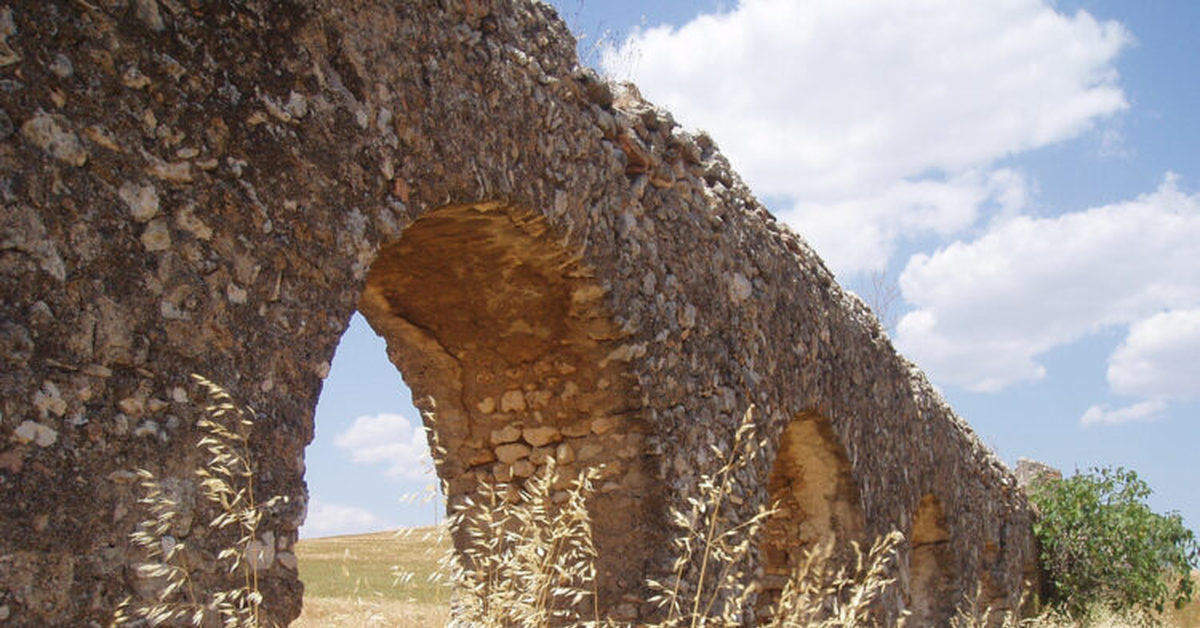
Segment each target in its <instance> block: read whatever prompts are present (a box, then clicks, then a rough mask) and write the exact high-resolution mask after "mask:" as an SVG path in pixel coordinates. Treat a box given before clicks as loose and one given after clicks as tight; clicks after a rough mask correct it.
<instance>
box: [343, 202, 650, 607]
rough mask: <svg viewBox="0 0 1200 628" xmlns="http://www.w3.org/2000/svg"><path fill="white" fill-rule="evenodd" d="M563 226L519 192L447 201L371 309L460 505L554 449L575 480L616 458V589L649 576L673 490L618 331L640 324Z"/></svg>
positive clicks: (371, 292) (401, 252)
mask: <svg viewBox="0 0 1200 628" xmlns="http://www.w3.org/2000/svg"><path fill="white" fill-rule="evenodd" d="M552 236H553V234H552V229H551V228H550V227H549V225H548V224H547V222H546V220H545V218H544V217H542V216H540V215H538V214H536V213H533V212H530V211H525V210H521V209H519V208H515V207H511V206H507V205H503V204H497V203H478V204H470V205H456V206H447V207H443V208H440V209H436V210H433V211H431V212H429V213H428V214H426V215H425V216H423V217H421V218H419V219H417V220H416V221H414V222H413V223H412V224H411V225H409V226H408V227H406V228H405V229H404V231H403V233H402V235H401V236H400V238H399V239H398V240H397V241H396V242H394V243H392V244H388V245H385V246H384V247H382V249H381V250H380V252H379V254H378V256H377V258H376V259H375V261H374V262H373V264H372V265H371V268H370V270H369V272H368V273H367V280H366V286H365V288H364V291H363V294H362V298H361V300H360V301H359V310H360V311H361V312H362V313H363V315H364V316H365V317H366V319H367V321H368V322H369V323H370V325H371V326H372V327H373V328H374V329H375V330H376V332H377V333H379V334H380V335H381V336H383V337H384V338H385V339H386V341H387V345H388V357H389V358H390V359H391V361H392V362H393V363H394V364H395V365H396V366H397V368H399V369H400V371H401V372H402V373H403V374H404V376H405V380H406V382H407V383H408V384H409V386H410V387H411V389H412V391H413V398H414V400H415V402H416V404H417V406H418V407H419V408H420V409H421V410H422V411H423V414H424V415H425V417H426V427H427V428H428V429H429V430H431V432H432V435H433V438H432V439H431V440H432V442H433V443H435V444H436V445H437V447H438V448H439V449H440V450H441V451H440V452H439V453H436V454H435V459H436V460H437V466H438V469H437V470H438V474H439V476H440V477H441V478H442V479H443V480H444V481H445V483H446V486H447V498H448V500H449V503H450V505H451V508H454V507H456V506H457V505H459V504H461V503H462V502H463V499H464V498H465V497H468V496H470V495H471V494H472V493H474V492H475V491H477V490H478V489H479V488H480V486H482V485H484V484H496V483H501V482H503V483H509V484H512V485H520V483H522V482H523V481H524V480H525V479H526V478H529V477H530V476H532V475H534V474H537V473H544V472H545V471H546V468H547V463H548V460H549V459H554V460H555V462H556V467H557V471H558V473H559V476H560V482H561V486H562V488H564V489H565V488H566V485H567V484H568V482H569V481H570V480H572V479H574V478H575V477H576V475H577V473H578V471H579V470H580V469H582V468H584V467H596V468H598V469H599V470H600V480H599V482H598V483H597V484H596V488H597V490H596V494H595V495H594V496H593V497H592V499H591V501H590V503H589V507H590V508H591V509H592V510H593V511H594V512H601V513H604V516H597V517H595V518H594V521H595V525H594V534H595V539H594V541H595V543H596V546H597V550H598V553H599V557H598V563H597V572H598V575H599V588H600V591H601V596H602V597H601V599H602V600H603V601H604V602H605V603H606V604H607V603H608V602H609V601H610V600H613V599H616V598H617V597H619V595H621V594H629V593H631V592H635V591H636V590H638V589H639V588H640V583H641V574H642V573H643V571H644V567H645V566H644V564H643V561H641V560H639V559H638V557H644V556H646V555H647V554H648V552H647V548H646V544H647V541H648V538H649V531H650V530H652V529H654V528H655V527H656V526H655V525H653V517H652V515H651V513H650V510H649V507H650V505H651V504H654V503H658V502H660V501H661V499H662V495H661V494H662V491H661V489H660V488H658V487H655V486H651V482H650V480H649V479H648V476H647V474H646V471H647V470H646V469H645V468H644V465H643V457H642V449H643V445H644V438H645V434H646V432H647V425H646V424H645V422H644V421H643V420H642V418H641V412H642V407H641V399H640V396H639V395H638V392H637V385H636V380H634V379H633V378H632V377H630V375H629V374H628V372H627V369H626V364H627V361H628V359H629V358H630V357H631V355H630V351H629V349H628V348H625V349H621V348H620V346H615V345H616V343H615V342H614V341H616V340H619V339H621V338H622V337H624V336H625V335H626V334H623V333H622V332H621V331H620V329H619V328H618V327H617V326H616V325H615V324H614V323H613V321H612V317H611V314H610V313H609V312H608V311H607V308H606V307H605V306H604V296H605V290H604V288H603V287H602V286H600V285H598V284H597V283H596V281H595V280H594V278H593V277H592V273H591V271H590V270H589V269H588V268H587V267H586V266H585V265H584V264H583V263H581V261H580V259H579V257H578V255H577V254H575V253H574V252H572V251H570V250H568V249H565V248H564V247H563V245H562V241H561V240H560V239H557V238H554V237H552ZM430 417H432V419H433V420H432V421H431V420H430ZM563 496H564V497H565V493H564V494H563ZM467 542H468V539H467V538H466V536H463V537H462V538H458V539H456V543H459V544H460V548H461V547H462V544H464V543H467ZM630 583H634V586H632V587H631V586H629V585H630Z"/></svg>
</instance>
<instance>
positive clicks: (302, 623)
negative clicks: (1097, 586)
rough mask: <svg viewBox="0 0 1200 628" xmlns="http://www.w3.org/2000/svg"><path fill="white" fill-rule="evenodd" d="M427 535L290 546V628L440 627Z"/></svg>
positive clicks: (1116, 626)
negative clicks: (297, 608)
mask: <svg viewBox="0 0 1200 628" xmlns="http://www.w3.org/2000/svg"><path fill="white" fill-rule="evenodd" d="M434 532H435V530H434V529H433V528H413V529H409V530H405V531H402V532H401V533H400V534H397V533H396V532H376V533H373V534H362V535H353V536H338V537H327V538H317V539H303V540H301V541H300V542H299V543H297V544H296V554H297V556H298V557H299V559H300V578H301V580H303V581H304V585H305V595H304V612H303V613H302V614H301V615H300V619H298V620H296V622H294V623H293V624H292V628H328V627H332V626H337V627H339V628H383V627H388V628H391V627H395V628H432V627H434V626H445V625H447V623H448V622H449V621H450V603H449V599H448V593H447V592H446V590H445V589H442V590H441V593H432V592H434V591H435V587H433V586H432V585H429V586H426V585H425V583H427V582H428V578H429V577H430V576H432V575H434V574H435V573H437V570H438V564H437V563H438V561H437V559H436V558H431V554H432V555H434V556H436V555H439V554H440V553H442V552H445V551H446V550H447V549H448V548H449V543H448V542H447V541H445V540H440V539H438V538H437V537H436V535H434V534H433V533H434ZM427 535H429V536H427ZM422 539H433V540H432V542H426V541H423V540H422ZM393 565H398V566H399V567H400V568H401V569H405V570H408V571H410V572H412V573H413V574H414V575H413V578H412V583H413V584H412V586H411V587H410V586H407V585H405V584H398V585H395V586H393V584H392V583H393V578H392V576H391V575H390V569H391V567H392V566H393ZM1195 580H1196V582H1197V584H1200V572H1197V573H1196V574H1195ZM431 593H432V594H431ZM439 596H440V597H439ZM1164 618H1165V620H1166V621H1165V622H1164V623H1165V625H1166V626H1169V627H1172V628H1200V604H1189V605H1188V606H1186V607H1184V609H1183V610H1180V611H1174V610H1170V611H1167V612H1166V613H1165V615H1164ZM958 621H959V623H958V624H957V628H975V627H977V626H980V625H981V622H980V621H979V620H978V619H976V618H968V617H965V616H964V617H960V618H959V620H958ZM1127 626H1129V623H1128V622H1126V621H1123V620H1121V619H1120V618H1118V617H1113V616H1111V615H1102V616H1100V617H1098V618H1097V619H1096V623H1095V624H1093V628H1126V627H1127ZM912 628H919V627H916V626H913V627H912ZM1021 628H1074V624H1071V623H1070V622H1068V621H1066V620H1063V619H1061V618H1056V617H1053V616H1051V615H1049V614H1047V615H1043V616H1041V617H1038V618H1034V619H1030V620H1026V622H1025V623H1023V624H1021Z"/></svg>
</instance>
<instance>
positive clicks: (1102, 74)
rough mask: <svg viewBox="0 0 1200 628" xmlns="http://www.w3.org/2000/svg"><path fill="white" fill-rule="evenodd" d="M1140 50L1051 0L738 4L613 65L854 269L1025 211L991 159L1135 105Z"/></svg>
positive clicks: (650, 37) (617, 54) (648, 36)
mask: <svg viewBox="0 0 1200 628" xmlns="http://www.w3.org/2000/svg"><path fill="white" fill-rule="evenodd" d="M1130 41H1131V38H1130V36H1129V35H1128V33H1127V32H1126V31H1125V30H1124V28H1122V27H1121V26H1120V25H1119V24H1117V23H1115V22H1099V21H1097V20H1096V19H1094V18H1093V17H1092V16H1091V15H1089V14H1088V13H1086V12H1083V11H1079V12H1076V13H1075V14H1073V15H1064V14H1061V13H1058V12H1057V11H1056V10H1055V9H1054V7H1053V3H1051V2H1048V1H1046V0H986V1H985V0H980V1H976V2H959V1H957V0H929V1H927V2H922V3H912V2H906V1H904V0H888V1H882V2H867V3H861V2H844V1H842V0H813V1H811V2H794V1H791V0H742V2H740V3H739V4H738V6H737V8H736V9H735V10H733V11H730V12H728V13H722V14H717V15H703V16H700V17H698V18H696V19H694V20H693V21H691V22H689V23H688V24H686V25H684V26H682V27H679V28H672V27H659V28H652V29H645V30H639V31H636V32H634V33H633V34H632V35H630V37H629V38H628V39H627V40H626V41H625V42H624V43H623V44H622V45H621V46H620V47H618V48H614V49H610V50H608V51H606V52H605V53H604V55H603V60H602V64H603V65H604V66H605V67H606V69H607V70H608V71H610V72H611V73H617V74H621V73H622V72H624V73H625V74H627V75H628V76H629V78H632V79H634V80H635V81H636V82H637V83H638V85H639V86H640V87H641V89H642V91H643V92H644V93H645V94H646V96H647V97H648V98H650V99H651V100H653V101H655V102H658V103H660V104H663V105H666V106H668V107H669V108H670V109H671V110H672V112H674V114H675V115H676V116H677V118H678V119H679V120H680V121H681V122H682V123H683V124H685V125H687V126H694V127H700V128H705V129H707V130H708V131H709V132H710V133H712V135H713V136H714V137H715V138H716V139H717V141H718V142H719V143H720V144H721V147H722V149H723V150H724V152H725V153H726V154H728V155H729V156H730V159H731V160H732V162H733V164H734V166H735V167H736V168H737V169H738V170H739V171H740V172H741V173H742V175H743V176H744V177H746V179H747V181H748V182H749V183H750V185H751V186H752V187H753V189H754V190H755V191H756V192H757V193H759V194H761V195H763V196H767V197H771V198H776V199H783V202H782V205H783V206H782V207H776V209H777V210H780V213H781V214H782V215H783V217H784V218H785V219H786V220H788V221H789V222H790V223H791V224H792V225H793V226H795V227H796V228H797V229H798V230H799V231H800V232H801V233H804V234H805V235H806V236H807V237H809V239H811V240H812V241H813V242H814V244H815V245H816V247H817V250H818V251H819V252H821V254H822V255H823V256H825V257H826V258H827V261H829V262H830V263H831V264H832V266H833V267H834V269H835V270H837V271H838V272H841V273H848V272H857V271H862V270H866V269H870V268H877V267H880V266H882V265H883V264H884V263H885V262H886V259H887V257H886V256H887V255H888V254H890V252H891V251H892V247H893V246H894V242H895V241H896V239H897V238H903V237H915V236H923V235H927V234H929V233H933V234H936V235H941V236H944V235H946V234H949V233H954V232H957V231H959V230H961V229H963V228H965V227H966V226H969V225H971V224H972V223H974V222H975V220H976V219H977V218H978V216H979V214H980V213H981V212H982V211H985V210H988V209H989V208H991V207H993V206H995V207H998V208H1000V209H1005V208H1011V206H1012V205H1013V204H1014V203H1016V204H1018V205H1019V204H1020V203H1021V202H1022V199H1023V196H1024V191H1023V182H1022V181H1021V180H1020V178H1019V177H1014V176H1013V175H1012V173H1006V172H1004V171H997V170H995V168H994V166H993V164H994V163H995V162H996V161H997V160H998V159H1001V158H1003V157H1006V156H1008V155H1011V154H1013V153H1017V152H1020V151H1023V150H1027V149H1031V148H1037V147H1041V146H1046V145H1048V144H1052V143H1055V142H1058V141H1062V140H1064V139H1068V138H1071V137H1074V136H1077V135H1078V134H1080V133H1082V132H1084V131H1086V130H1088V129H1090V128H1092V127H1093V126H1094V125H1095V123H1096V120H1097V119H1098V118H1101V117H1103V116H1107V115H1110V114H1113V113H1116V112H1119V111H1121V110H1123V109H1124V108H1126V107H1127V103H1126V100H1125V97H1124V94H1123V93H1122V91H1121V89H1120V88H1119V86H1118V85H1117V73H1116V71H1115V69H1114V66H1113V61H1114V59H1115V58H1116V56H1117V55H1118V54H1119V52H1120V51H1121V50H1122V49H1123V48H1124V47H1125V46H1126V45H1128V44H1129V42H1130Z"/></svg>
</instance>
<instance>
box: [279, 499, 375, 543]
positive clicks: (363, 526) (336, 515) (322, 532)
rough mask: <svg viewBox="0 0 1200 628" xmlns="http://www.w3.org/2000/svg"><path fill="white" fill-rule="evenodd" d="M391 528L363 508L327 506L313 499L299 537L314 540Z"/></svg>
mask: <svg viewBox="0 0 1200 628" xmlns="http://www.w3.org/2000/svg"><path fill="white" fill-rule="evenodd" d="M389 527H391V525H390V524H389V523H388V522H387V521H385V520H384V519H383V518H382V517H380V516H378V515H376V514H375V513H373V512H371V511H369V510H366V509H364V508H357V507H355V506H342V505H338V504H327V503H325V502H323V501H321V500H319V499H316V498H313V499H312V500H311V501H309V503H308V516H307V517H305V519H304V525H303V526H301V528H300V536H302V537H304V538H316V537H320V536H338V535H342V534H362V533H364V532H375V531H378V530H384V529H387V528H389Z"/></svg>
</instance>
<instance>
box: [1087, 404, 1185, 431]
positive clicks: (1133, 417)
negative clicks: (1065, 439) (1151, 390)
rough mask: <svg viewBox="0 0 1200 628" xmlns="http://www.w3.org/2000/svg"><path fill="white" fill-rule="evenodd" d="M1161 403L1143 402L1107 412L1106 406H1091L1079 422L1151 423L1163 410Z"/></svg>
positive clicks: (1097, 423)
mask: <svg viewBox="0 0 1200 628" xmlns="http://www.w3.org/2000/svg"><path fill="white" fill-rule="evenodd" d="M1166 407H1167V404H1166V403H1165V402H1162V401H1143V402H1141V403H1135V404H1133V405H1131V406H1126V407H1124V408H1117V409H1116V410H1109V409H1108V406H1102V405H1100V406H1092V407H1090V408H1088V409H1087V412H1084V413H1083V417H1081V418H1080V419H1079V422H1080V423H1082V424H1084V425H1116V424H1118V423H1129V422H1132V421H1152V420H1154V419H1155V418H1157V417H1158V415H1159V414H1161V413H1162V411H1163V410H1165V409H1166Z"/></svg>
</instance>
